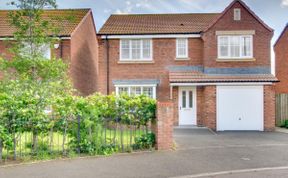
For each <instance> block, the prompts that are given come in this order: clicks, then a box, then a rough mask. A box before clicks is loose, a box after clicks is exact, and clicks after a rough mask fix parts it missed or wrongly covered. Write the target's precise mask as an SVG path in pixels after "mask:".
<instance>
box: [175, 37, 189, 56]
mask: <svg viewBox="0 0 288 178" xmlns="http://www.w3.org/2000/svg"><path fill="white" fill-rule="evenodd" d="M176 58H188V39H187V38H177V39H176Z"/></svg>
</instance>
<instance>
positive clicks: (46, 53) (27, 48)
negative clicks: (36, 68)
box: [21, 43, 51, 59]
mask: <svg viewBox="0 0 288 178" xmlns="http://www.w3.org/2000/svg"><path fill="white" fill-rule="evenodd" d="M31 46H32V48H33V50H35V51H36V52H37V54H38V55H41V56H42V57H44V58H46V59H51V48H50V44H44V45H41V46H36V45H34V44H32V45H30V44H28V43H24V47H23V49H21V51H22V52H21V55H23V56H25V55H31V53H32V50H31Z"/></svg>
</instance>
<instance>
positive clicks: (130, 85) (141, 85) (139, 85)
mask: <svg viewBox="0 0 288 178" xmlns="http://www.w3.org/2000/svg"><path fill="white" fill-rule="evenodd" d="M114 86H115V87H156V86H157V84H136V85H133V84H128V85H125V84H120V85H114Z"/></svg>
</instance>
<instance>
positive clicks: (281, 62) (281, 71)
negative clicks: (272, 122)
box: [274, 23, 288, 94]
mask: <svg viewBox="0 0 288 178" xmlns="http://www.w3.org/2000/svg"><path fill="white" fill-rule="evenodd" d="M274 51H275V64H276V66H275V67H276V77H277V78H278V79H279V80H280V82H279V83H277V84H276V87H275V88H276V93H277V94H281V93H288V23H287V25H286V27H285V28H284V30H283V32H282V33H281V35H280V37H279V38H278V40H277V41H276V43H275V45H274Z"/></svg>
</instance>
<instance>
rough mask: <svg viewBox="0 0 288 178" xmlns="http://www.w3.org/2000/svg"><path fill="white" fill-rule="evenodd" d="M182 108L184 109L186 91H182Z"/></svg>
mask: <svg viewBox="0 0 288 178" xmlns="http://www.w3.org/2000/svg"><path fill="white" fill-rule="evenodd" d="M182 108H186V91H182Z"/></svg>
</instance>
